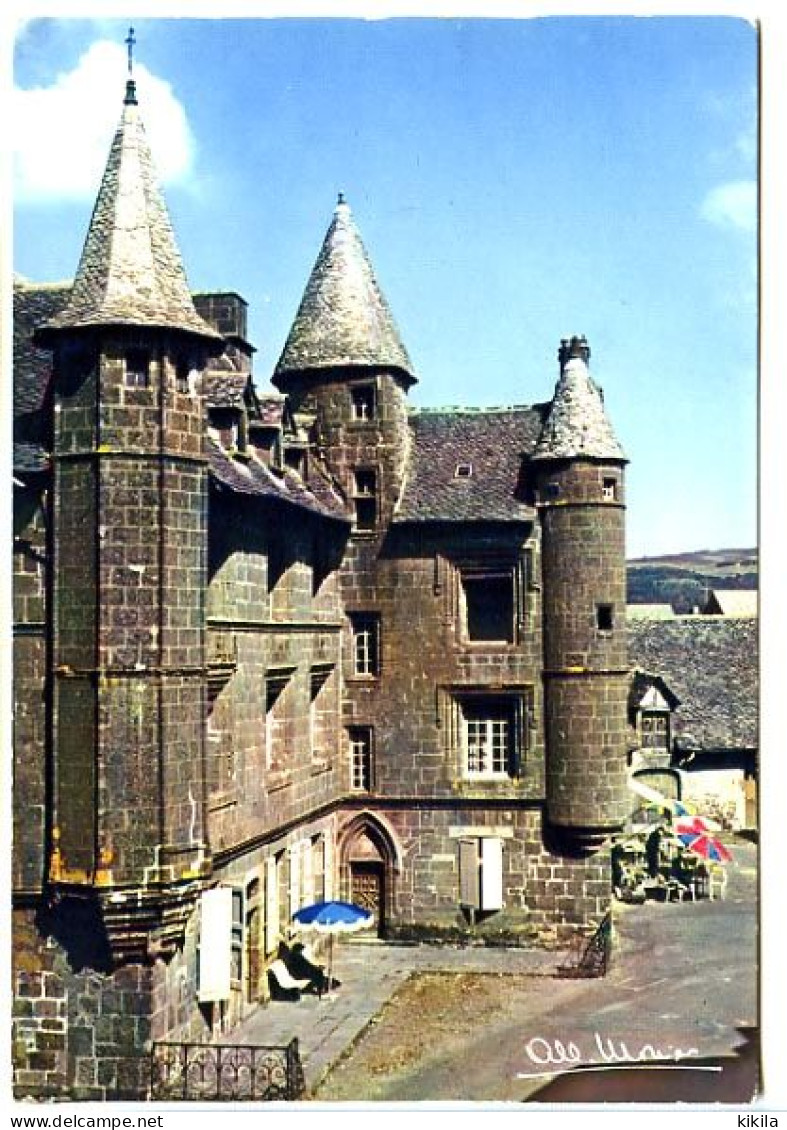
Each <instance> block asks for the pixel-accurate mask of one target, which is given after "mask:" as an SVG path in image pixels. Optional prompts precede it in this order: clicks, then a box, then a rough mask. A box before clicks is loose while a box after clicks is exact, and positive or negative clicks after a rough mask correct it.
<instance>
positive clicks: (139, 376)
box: [126, 349, 150, 388]
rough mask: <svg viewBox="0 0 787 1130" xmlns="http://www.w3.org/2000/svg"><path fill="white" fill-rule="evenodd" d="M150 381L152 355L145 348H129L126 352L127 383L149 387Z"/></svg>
mask: <svg viewBox="0 0 787 1130" xmlns="http://www.w3.org/2000/svg"><path fill="white" fill-rule="evenodd" d="M149 383H150V355H149V354H148V353H147V351H146V350H144V349H129V351H128V353H127V354H126V384H127V385H128V386H129V388H147V387H148V384H149Z"/></svg>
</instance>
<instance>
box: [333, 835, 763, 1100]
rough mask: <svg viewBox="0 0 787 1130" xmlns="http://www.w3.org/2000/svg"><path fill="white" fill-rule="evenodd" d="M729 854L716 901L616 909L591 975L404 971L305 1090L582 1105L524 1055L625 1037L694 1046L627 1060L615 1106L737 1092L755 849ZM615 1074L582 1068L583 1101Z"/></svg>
mask: <svg viewBox="0 0 787 1130" xmlns="http://www.w3.org/2000/svg"><path fill="white" fill-rule="evenodd" d="M735 853H736V864H735V866H734V867H733V868H731V871H730V883H729V887H728V891H727V897H726V899H725V900H723V901H714V902H700V903H696V904H694V903H681V904H669V905H663V904H661V905H660V904H652V903H651V904H647V905H645V906H641V907H620V908H618V913H617V920H618V924H619V941H618V948H617V952H616V955H615V961H614V963H613V967H612V970H611V972H610V973H609V974H608V976H607V977H606V978H604V979H603V980H594V981H565V980H559V979H555V978H553V977H545V976H543V974H542V975H540V976H539V975H532V974H530V973H529V972H518V973H511V974H507V973H501V972H495V973H483V972H476V971H463V970H454V971H450V972H449V971H440V970H435V969H431V970H424V971H418V972H414V973H413V974H412V976H410V977H409V978H408V979H407V980H406V981H405V982H404V984H403V985H402V986H401V987H400V988H399V989H398V991H397V992H396V993H395V994H394V995H393V996H392V997H391V999H390V1000H389V1001H388V1002H387V1003H386V1004H384V1005H383V1006H382V1008H381V1009H380V1010H379V1011H378V1012H377V1014H376V1015H375V1016H374V1017H373V1019H372V1020H371V1022H370V1023H369V1024H368V1025H367V1027H366V1029H365V1030H364V1032H363V1033H362V1034H361V1035H360V1037H359V1038H358V1039H356V1041H355V1042H354V1043H353V1045H352V1046H351V1047H350V1048H349V1049H348V1050H347V1051H346V1052H345V1054H344V1055H343V1056H342V1057H341V1058H340V1059H339V1060H338V1061H337V1062H336V1064H335V1065H334V1068H333V1070H332V1071H331V1072H330V1074H329V1075H328V1076H327V1077H325V1078H324V1079H323V1081H322V1083H321V1084H320V1085H319V1086H318V1087H316V1088H315V1090H314V1091H313V1092H312V1097H313V1098H314V1099H315V1100H317V1101H329V1102H331V1101H344V1102H347V1101H389V1102H390V1101H393V1102H404V1101H421V1100H433V1101H441V1100H445V1101H451V1100H453V1101H482V1102H490V1101H518V1102H521V1101H526V1100H528V1099H530V1100H532V1099H534V1098H535V1099H536V1100H537V1101H541V1098H540V1096H541V1095H542V1094H545V1091H544V1089H545V1088H547V1089H548V1090H549V1097H548V1101H572V1100H573V1101H589V1100H588V1096H587V1094H580V1093H577V1094H572V1093H569V1094H552V1091H554V1088H555V1086H556V1080H557V1082H558V1083H559V1082H561V1079H562V1080H565V1079H566V1076H565V1074H562V1073H563V1072H564V1071H565V1066H561V1067H553V1066H551V1065H549V1064H547V1065H540V1064H538V1063H535V1062H534V1061H533V1058H532V1057H531V1055H530V1053H529V1051H528V1048H536V1049H538V1051H539V1054H541V1053H542V1051H543V1048H544V1046H545V1045H549V1046H550V1047H552V1048H555V1047H557V1042H558V1041H560V1042H561V1043H562V1044H564V1045H567V1044H569V1043H573V1044H574V1045H575V1047H576V1048H577V1049H578V1052H579V1059H578V1061H577V1062H578V1063H580V1064H583V1065H588V1064H592V1063H596V1062H598V1061H599V1042H601V1044H602V1046H603V1047H605V1048H607V1049H609V1048H610V1047H614V1048H616V1049H620V1048H621V1046H622V1045H623V1044H625V1047H626V1049H627V1050H628V1051H630V1052H631V1053H632V1054H633V1055H635V1056H637V1055H638V1054H639V1053H640V1051H641V1049H642V1048H644V1047H646V1046H653V1047H655V1048H656V1049H657V1050H658V1051H659V1052H662V1053H664V1057H666V1058H669V1057H671V1056H675V1055H678V1056H680V1055H681V1054H682V1052H683V1051H687V1050H689V1049H696V1050H695V1051H693V1054H692V1056H691V1061H692V1063H693V1064H696V1065H697V1068H696V1070H693V1071H691V1072H689V1071H685V1070H680V1071H678V1070H670V1071H660V1072H658V1078H657V1075H656V1072H655V1070H654V1069H651V1070H650V1071H645V1069H644V1068H643V1069H639V1068H638V1071H637V1081H635V1085H634V1090H633V1093H632V1092H627V1093H625V1094H624V1095H623V1097H622V1100H621V1101H670V1100H677V1099H683V1100H685V1101H692V1100H694V1101H736V1102H746V1101H750V1100H751V1099H752V1098H753V1096H754V1093H755V1091H756V1064H755V1062H754V1057H753V1056H752V1055H748V1054H747V1057H746V1062H745V1067H746V1070H745V1071H741V1070H740V1069H741V1065H742V1063H743V1059H742V1057H740V1056H738V1057H737V1058H736V1053H735V1051H734V1049H739V1048H741V1047H743V1046H744V1044H745V1042H746V1039H747V1035H746V1032H747V1031H748V1032H749V1037H750V1036H751V1030H752V1029H753V1028H754V1027H755V1026H756V1013H757V1006H756V944H755V932H756V909H755V888H756V882H755V878H756V876H755V849H754V848H753V847H752V846H751V845H749V844H743V843H741V844H736V846H735ZM534 1039H535V1040H537V1041H542V1042H539V1043H536V1044H533V1043H532V1042H531V1041H533V1040H534ZM609 1041H612V1044H610V1043H609ZM750 1046H751V1047H754V1045H750ZM685 1062H686V1061H685V1060H681V1064H684V1063H685ZM719 1064H721V1065H722V1069H721V1071H720V1070H719V1066H718V1065H719ZM550 1071H551V1075H550V1074H549V1072H550ZM623 1075H624V1070H623V1069H621V1070H620V1071H606V1072H605V1074H604V1075H603V1076H601V1074H600V1072H590V1073H588V1078H589V1077H590V1076H598V1077H599V1078H600V1083H599V1086H600V1087H601V1091H600V1092H599V1091H596V1092H595V1093H594V1095H593V1101H616V1099H617V1097H618V1096H619V1095H620V1094H621V1092H622V1090H623V1089H624V1088H623V1084H622V1082H621V1080H622V1077H623ZM558 1076H560V1077H561V1078H558ZM628 1077H629V1080H630V1079H631V1078H632V1075H631V1072H630V1071H628ZM578 1078H579V1077H578V1076H575V1077H574V1081H576V1080H577V1079H578ZM646 1078H647V1079H649V1080H651V1081H653V1080H656V1079H657V1082H650V1083H648V1084H647V1086H649V1087H650V1094H652V1095H653V1096H654V1097H653V1098H650V1097H649V1095H648V1094H645V1093H644V1091H645V1089H646V1083H645V1080H646ZM637 1088H639V1094H638V1091H637Z"/></svg>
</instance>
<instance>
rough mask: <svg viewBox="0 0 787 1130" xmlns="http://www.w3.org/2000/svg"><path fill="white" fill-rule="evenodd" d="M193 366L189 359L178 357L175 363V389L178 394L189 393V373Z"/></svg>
mask: <svg viewBox="0 0 787 1130" xmlns="http://www.w3.org/2000/svg"><path fill="white" fill-rule="evenodd" d="M191 369H192V365H191V362H190V360H189V358H188V357H178V359H177V361H176V362H175V387H176V389H177V390H178V392H185V393H187V392H189V391H190V390H189V373H190V372H191Z"/></svg>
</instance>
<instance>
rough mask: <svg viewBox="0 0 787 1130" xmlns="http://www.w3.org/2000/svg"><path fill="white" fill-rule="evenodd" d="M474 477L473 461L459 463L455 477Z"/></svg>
mask: <svg viewBox="0 0 787 1130" xmlns="http://www.w3.org/2000/svg"><path fill="white" fill-rule="evenodd" d="M472 477H473V464H472V463H457V465H456V471H455V472H454V478H455V479H470V478H472Z"/></svg>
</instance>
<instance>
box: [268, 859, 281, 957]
mask: <svg viewBox="0 0 787 1130" xmlns="http://www.w3.org/2000/svg"><path fill="white" fill-rule="evenodd" d="M278 937H279V876H278V875H277V873H276V860H275V858H273V857H271V858H270V859H266V860H265V952H266V953H272V952H273V950H274V949H275V948H276V942H277V940H278Z"/></svg>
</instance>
